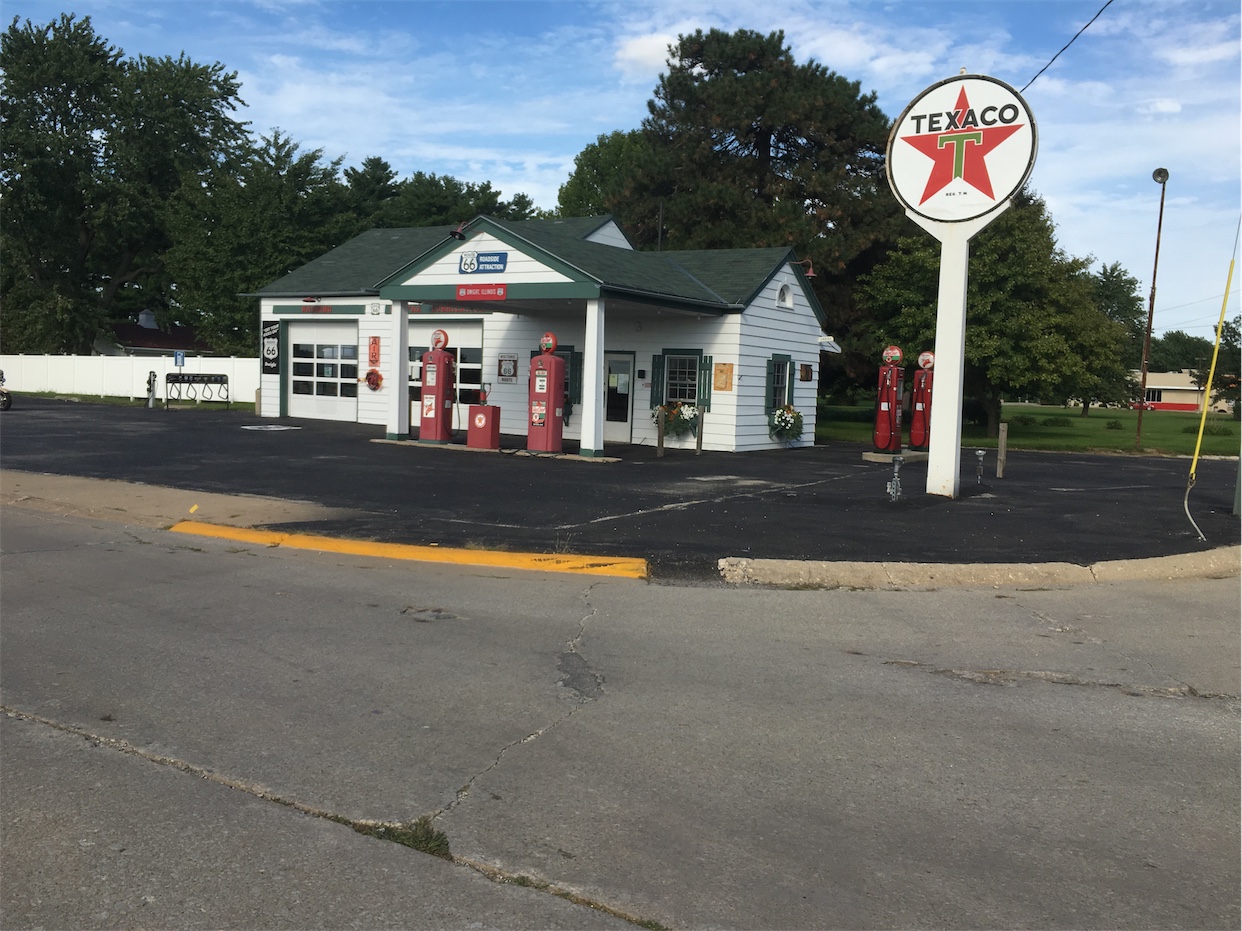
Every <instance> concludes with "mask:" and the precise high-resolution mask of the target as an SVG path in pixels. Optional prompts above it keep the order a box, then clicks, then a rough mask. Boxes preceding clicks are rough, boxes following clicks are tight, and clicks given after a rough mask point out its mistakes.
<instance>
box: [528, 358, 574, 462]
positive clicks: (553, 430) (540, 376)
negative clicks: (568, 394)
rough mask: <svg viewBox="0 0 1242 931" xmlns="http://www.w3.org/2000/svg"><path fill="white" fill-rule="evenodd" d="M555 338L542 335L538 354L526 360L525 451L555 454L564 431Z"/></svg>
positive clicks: (560, 361) (561, 365)
mask: <svg viewBox="0 0 1242 931" xmlns="http://www.w3.org/2000/svg"><path fill="white" fill-rule="evenodd" d="M556 345H557V343H556V335H555V334H553V333H544V334H543V336H542V337H541V338H540V340H539V350H540V352H539V355H537V356H535V357H534V358H533V359H531V360H530V388H529V398H530V400H529V403H528V404H527V409H528V411H529V414H528V416H527V424H526V448H527V449H528V450H531V451H532V452H535V451H538V452H547V453H559V452H560V451H561V434H562V432H563V431H564V429H565V360H564V359H562V358H561V357H560V356H558V355H556Z"/></svg>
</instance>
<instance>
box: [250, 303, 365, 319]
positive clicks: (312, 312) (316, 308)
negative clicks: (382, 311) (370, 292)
mask: <svg viewBox="0 0 1242 931" xmlns="http://www.w3.org/2000/svg"><path fill="white" fill-rule="evenodd" d="M366 312H367V305H366V304H277V305H276V306H275V307H273V308H272V313H273V314H274V315H275V316H278V317H279V316H295V317H337V316H341V315H342V314H344V315H349V316H358V317H360V316H362V315H363V314H365V313H366Z"/></svg>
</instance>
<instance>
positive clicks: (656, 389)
mask: <svg viewBox="0 0 1242 931" xmlns="http://www.w3.org/2000/svg"><path fill="white" fill-rule="evenodd" d="M663 403H664V356H662V355H659V356H652V357H651V407H652V409H655V408H657V407H659V406H660V405H661V404H663Z"/></svg>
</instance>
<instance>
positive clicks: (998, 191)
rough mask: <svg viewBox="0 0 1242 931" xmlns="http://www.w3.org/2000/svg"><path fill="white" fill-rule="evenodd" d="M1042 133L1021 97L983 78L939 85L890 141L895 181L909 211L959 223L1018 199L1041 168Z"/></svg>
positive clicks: (914, 105)
mask: <svg viewBox="0 0 1242 931" xmlns="http://www.w3.org/2000/svg"><path fill="white" fill-rule="evenodd" d="M1037 148H1038V134H1037V131H1036V128H1035V119H1034V117H1033V116H1031V111H1030V108H1029V107H1027V105H1026V101H1025V100H1023V99H1022V96H1021V95H1020V94H1019V93H1018V92H1017V91H1015V90H1014V89H1013V88H1012V87H1010V86H1009V85H1008V84H1005V83H1004V82H1002V81H998V80H996V78H990V77H984V76H981V75H975V74H972V75H959V76H958V77H953V78H949V79H948V80H945V81H941V82H940V83H938V84H933V85H932V86H931V87H929V88H927V90H925V91H923V93H921V94H919V96H918V97H916V98H914V102H913V103H911V104H910V106H908V107H906V109H905V112H903V113H902V114H901V116H900V118H898V120H897V122H896V123H895V124H894V125H893V131H892V133H891V134H890V135H889V137H888V153H887V157H888V183H889V185H890V186H891V187H892V189H893V193H894V194H895V195H896V196H897V199H898V200H899V201H901V203H902V206H904V207H905V208H906V209H907V210H908V211H911V212H913V213H916V214H918V215H919V216H921V217H924V218H926V219H928V220H932V221H935V222H938V223H960V222H962V221H964V220H973V219H974V218H976V217H980V216H983V215H984V214H987V213H988V212H990V211H992V210H995V209H996V208H997V207H999V206H1000V205H1001V204H1003V203H1005V202H1006V201H1007V200H1008V199H1009V198H1010V197H1012V196H1013V195H1014V194H1015V193H1016V192H1017V191H1018V190H1019V189H1020V188H1021V187H1022V185H1023V184H1025V183H1026V179H1027V178H1028V177H1029V176H1030V174H1031V169H1032V168H1033V167H1034V165H1035V151H1036V149H1037Z"/></svg>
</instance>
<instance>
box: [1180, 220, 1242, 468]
mask: <svg viewBox="0 0 1242 931" xmlns="http://www.w3.org/2000/svg"><path fill="white" fill-rule="evenodd" d="M1239 229H1240V230H1242V223H1240V224H1239ZM1233 251H1234V253H1236V252H1237V251H1238V237H1237V236H1236V235H1235V236H1234V239H1233ZM1233 264H1234V256H1233V254H1230V256H1229V275H1228V276H1227V277H1226V278H1225V297H1224V298H1223V299H1222V300H1221V302H1220V320H1219V321H1218V322H1217V324H1216V345H1215V346H1214V347H1213V348H1212V365H1211V367H1210V368H1209V369H1208V378H1207V385H1206V386H1205V387H1204V389H1203V413H1202V414H1200V415H1199V435H1198V436H1197V437H1196V438H1195V454H1194V456H1193V457H1191V460H1190V483H1191V484H1192V485H1193V484H1194V481H1195V472H1196V470H1197V469H1198V467H1199V449H1200V448H1201V447H1202V446H1203V429H1204V427H1205V426H1206V424H1207V414H1208V408H1209V407H1211V405H1212V381H1213V380H1214V379H1215V378H1216V357H1217V356H1218V355H1219V354H1220V339H1221V335H1222V333H1223V332H1224V329H1225V311H1226V309H1227V308H1228V307H1229V289H1230V288H1231V287H1232V286H1233Z"/></svg>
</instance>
